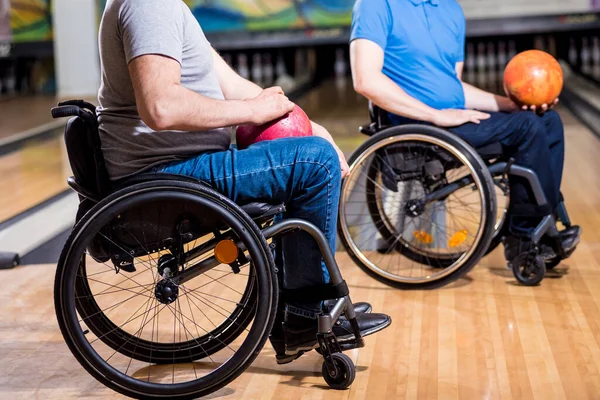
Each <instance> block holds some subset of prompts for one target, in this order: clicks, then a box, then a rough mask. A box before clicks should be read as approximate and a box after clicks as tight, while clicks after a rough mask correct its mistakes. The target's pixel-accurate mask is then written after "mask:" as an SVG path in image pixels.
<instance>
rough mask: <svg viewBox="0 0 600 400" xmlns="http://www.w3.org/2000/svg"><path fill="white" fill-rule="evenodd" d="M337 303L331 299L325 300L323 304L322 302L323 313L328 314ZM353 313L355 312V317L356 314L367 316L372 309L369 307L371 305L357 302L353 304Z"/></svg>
mask: <svg viewBox="0 0 600 400" xmlns="http://www.w3.org/2000/svg"><path fill="white" fill-rule="evenodd" d="M336 302H337V299H333V300H326V301H325V302H323V312H326V313H328V312H330V311H331V309H332V308H333V307H334V306H335V303H336ZM353 306H354V312H356V315H358V314H369V313H370V312H371V311H372V310H373V307H371V305H370V304H369V303H365V302H362V301H361V302H358V303H354V304H353Z"/></svg>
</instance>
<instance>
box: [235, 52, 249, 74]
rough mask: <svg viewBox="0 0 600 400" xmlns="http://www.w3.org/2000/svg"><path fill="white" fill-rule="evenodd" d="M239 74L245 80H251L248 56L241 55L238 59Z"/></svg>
mask: <svg viewBox="0 0 600 400" xmlns="http://www.w3.org/2000/svg"><path fill="white" fill-rule="evenodd" d="M237 72H238V74H239V75H240V76H241V77H242V78H244V79H250V70H249V69H248V56H246V55H245V54H244V53H240V54H239V55H238V59H237Z"/></svg>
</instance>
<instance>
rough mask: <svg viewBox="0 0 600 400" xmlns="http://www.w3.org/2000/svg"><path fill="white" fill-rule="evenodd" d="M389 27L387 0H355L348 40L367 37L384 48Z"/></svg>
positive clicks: (389, 15)
mask: <svg viewBox="0 0 600 400" xmlns="http://www.w3.org/2000/svg"><path fill="white" fill-rule="evenodd" d="M391 27H392V16H391V13H390V8H389V5H388V3H387V0H357V2H356V3H355V4H354V10H353V12H352V33H351V36H350V41H353V40H356V39H367V40H370V41H372V42H374V43H376V44H377V45H379V47H381V48H382V49H384V50H385V48H386V46H387V39H388V35H389V33H390V30H391Z"/></svg>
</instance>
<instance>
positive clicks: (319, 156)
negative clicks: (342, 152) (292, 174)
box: [296, 136, 341, 181]
mask: <svg viewBox="0 0 600 400" xmlns="http://www.w3.org/2000/svg"><path fill="white" fill-rule="evenodd" d="M296 161H297V162H299V163H305V164H308V165H309V166H310V167H309V169H310V171H311V175H313V176H315V177H317V178H320V179H335V180H337V181H339V180H340V176H341V168H340V160H339V156H338V154H337V151H336V149H335V148H334V147H333V145H332V144H331V143H329V142H328V141H327V140H325V139H323V138H320V137H315V136H312V137H307V138H300V139H299V143H298V157H297V160H296Z"/></svg>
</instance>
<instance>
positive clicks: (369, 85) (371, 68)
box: [350, 39, 489, 127]
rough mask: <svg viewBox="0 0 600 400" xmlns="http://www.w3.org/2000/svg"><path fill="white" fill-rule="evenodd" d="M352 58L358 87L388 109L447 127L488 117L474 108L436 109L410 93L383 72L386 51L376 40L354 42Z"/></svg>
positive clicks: (376, 102) (360, 91) (353, 74)
mask: <svg viewBox="0 0 600 400" xmlns="http://www.w3.org/2000/svg"><path fill="white" fill-rule="evenodd" d="M350 60H351V65H352V78H353V81H354V88H355V90H356V91H357V92H358V93H360V94H362V95H363V96H365V97H366V98H368V99H369V100H371V101H372V102H373V103H375V104H377V105H378V106H379V107H382V108H383V109H385V110H387V111H389V112H392V113H394V114H397V115H401V116H404V117H407V118H411V119H416V120H420V121H426V122H431V123H433V124H434V125H438V126H446V127H450V126H458V125H462V124H464V123H466V122H473V123H479V122H480V121H481V120H482V119H487V118H489V115H488V114H484V113H481V112H478V111H473V110H436V109H434V108H431V107H429V106H428V105H426V104H424V103H423V102H421V101H419V100H417V99H415V98H414V97H412V96H410V95H409V94H407V93H406V92H405V91H404V90H402V88H401V87H400V86H398V85H397V84H396V83H395V82H394V81H392V80H391V79H390V78H388V77H387V76H386V75H385V74H384V73H383V62H384V51H383V49H382V48H381V47H380V46H379V45H378V44H376V43H375V42H372V41H370V40H367V39H356V40H354V41H352V43H351V44H350Z"/></svg>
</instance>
